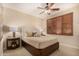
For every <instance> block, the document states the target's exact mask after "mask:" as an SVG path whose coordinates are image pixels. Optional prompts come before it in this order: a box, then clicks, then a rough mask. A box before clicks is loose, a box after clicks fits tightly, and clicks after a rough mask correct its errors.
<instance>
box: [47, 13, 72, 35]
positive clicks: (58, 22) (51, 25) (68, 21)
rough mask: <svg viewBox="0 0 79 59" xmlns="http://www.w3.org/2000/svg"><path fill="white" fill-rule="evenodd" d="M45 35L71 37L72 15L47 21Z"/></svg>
mask: <svg viewBox="0 0 79 59" xmlns="http://www.w3.org/2000/svg"><path fill="white" fill-rule="evenodd" d="M47 33H48V34H57V35H73V13H69V14H65V15H62V16H58V17H55V18H51V19H48V20H47Z"/></svg>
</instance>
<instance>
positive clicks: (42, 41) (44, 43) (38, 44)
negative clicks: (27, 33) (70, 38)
mask: <svg viewBox="0 0 79 59" xmlns="http://www.w3.org/2000/svg"><path fill="white" fill-rule="evenodd" d="M22 39H23V41H25V42H26V43H28V44H30V45H32V46H34V47H35V48H38V49H43V48H46V47H48V46H50V45H52V44H54V43H56V42H58V40H57V38H56V37H49V36H41V37H23V38H22Z"/></svg>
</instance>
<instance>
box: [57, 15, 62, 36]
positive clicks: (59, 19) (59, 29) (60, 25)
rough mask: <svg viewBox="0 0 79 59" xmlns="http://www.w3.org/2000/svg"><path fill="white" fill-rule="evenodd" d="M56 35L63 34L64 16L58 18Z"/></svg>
mask: <svg viewBox="0 0 79 59" xmlns="http://www.w3.org/2000/svg"><path fill="white" fill-rule="evenodd" d="M56 27H57V28H56V34H59V35H61V34H62V16H59V17H57V25H56Z"/></svg>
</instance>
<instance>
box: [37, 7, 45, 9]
mask: <svg viewBox="0 0 79 59" xmlns="http://www.w3.org/2000/svg"><path fill="white" fill-rule="evenodd" d="M37 8H38V9H45V8H42V7H37Z"/></svg>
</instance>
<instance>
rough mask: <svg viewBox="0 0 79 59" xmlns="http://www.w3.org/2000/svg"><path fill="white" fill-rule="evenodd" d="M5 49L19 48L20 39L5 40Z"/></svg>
mask: <svg viewBox="0 0 79 59" xmlns="http://www.w3.org/2000/svg"><path fill="white" fill-rule="evenodd" d="M6 44H7V49H8V50H10V49H16V48H18V47H20V38H15V37H13V38H8V39H7V43H6Z"/></svg>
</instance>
